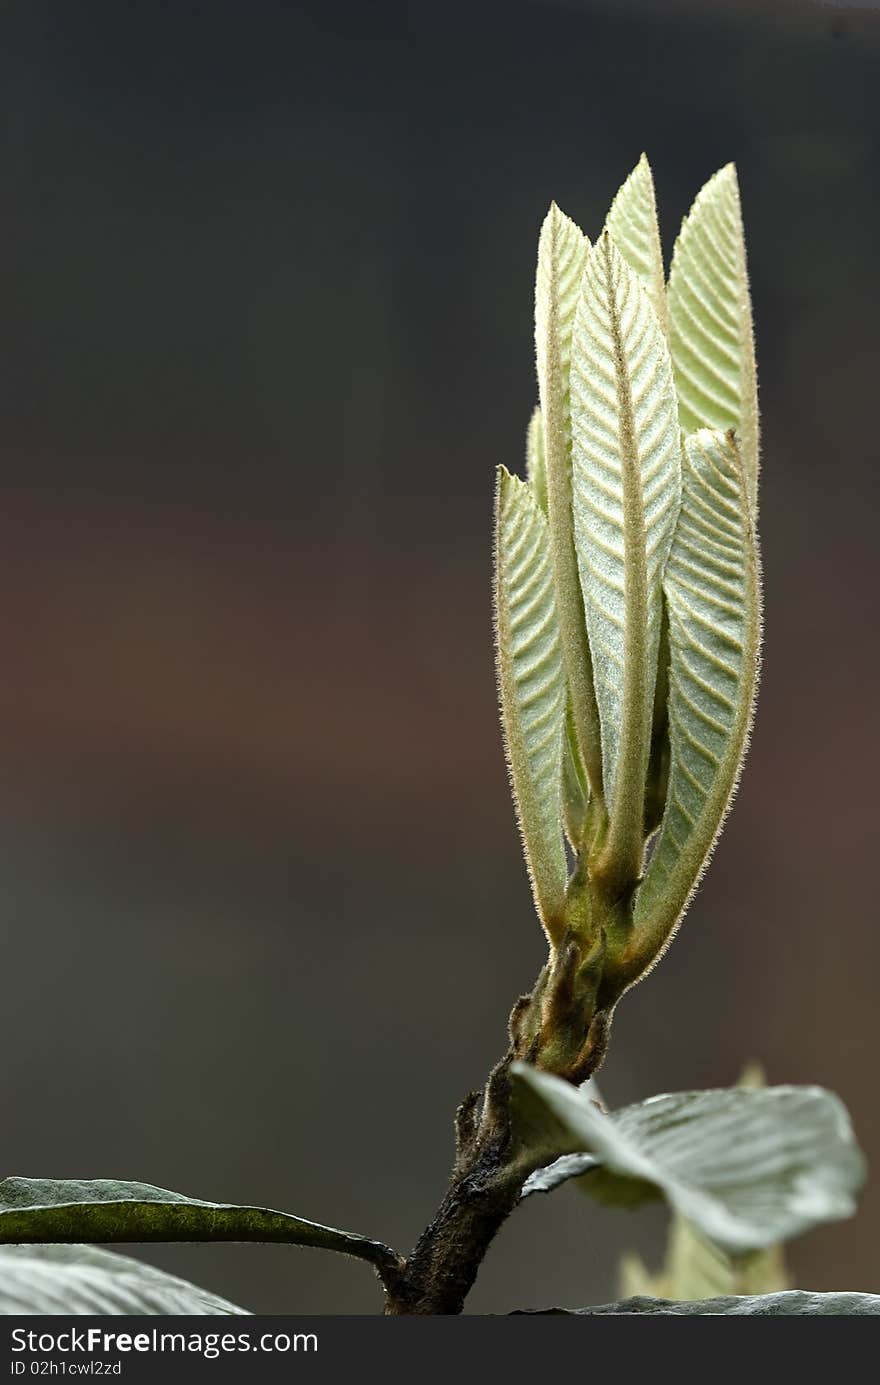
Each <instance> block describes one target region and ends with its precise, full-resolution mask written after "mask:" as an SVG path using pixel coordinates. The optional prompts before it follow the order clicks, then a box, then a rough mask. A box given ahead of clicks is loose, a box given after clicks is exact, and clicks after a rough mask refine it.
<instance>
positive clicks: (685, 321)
mask: <svg viewBox="0 0 880 1385" xmlns="http://www.w3.org/2000/svg"><path fill="white" fill-rule="evenodd" d="M667 298H668V303H669V322H670V343H671V347H672V360H673V365H674V367H675V381H676V385H677V388H678V399H679V413H680V417H681V426H682V428H683V429H684V431H685V433H693V432H695V431H696V430H697V429H698V428H717V429H720V430H721V431H722V432H726V431H727V430H728V429H729V428H732V429H733V430H734V431H735V432H736V435H737V439H738V441H739V446H740V450H741V452H742V458H743V466H744V467H745V473H746V477H747V478H748V488H749V497H750V500H751V503H752V507H753V508H754V507H755V503H756V497H757V487H758V460H759V442H760V439H759V422H758V385H757V373H756V369H755V343H754V334H753V329H752V305H751V298H750V295H749V279H748V271H747V267H746V249H745V237H744V234H743V223H742V212H741V209H740V200H739V186H738V183H737V177H736V169H735V168H734V166H733V164H727V165H726V167H724V168H722V169H720V170H719V171H718V172H717V173H716V174H715V175H714V177H712V178H710V179H709V181H708V183H706V185H705V187H704V188H703V189H702V190H701V192H700V193H699V194H698V196H697V199H696V201H695V202H694V205H693V206H692V208H691V210H690V212H689V214H688V215H687V217H685V220H684V222H683V224H682V228H681V234H680V235H679V237H678V240H677V242H676V245H675V250H674V252H673V256H672V266H671V269H670V272H669V290H668V295H667Z"/></svg>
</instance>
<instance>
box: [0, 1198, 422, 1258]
mask: <svg viewBox="0 0 880 1385" xmlns="http://www.w3.org/2000/svg"><path fill="white" fill-rule="evenodd" d="M72 1241H104V1242H116V1241H276V1242H277V1241H281V1242H284V1243H285V1244H289V1245H297V1246H315V1247H317V1248H318V1249H320V1250H337V1251H341V1252H342V1253H343V1254H344V1255H353V1256H355V1258H356V1259H359V1260H367V1261H369V1262H370V1263H371V1264H373V1265H375V1266H376V1268H377V1269H378V1270H379V1271H380V1272H381V1271H382V1270H383V1269H389V1268H393V1267H395V1266H396V1265H397V1263H398V1259H397V1256H396V1255H395V1253H394V1251H392V1250H390V1249H389V1248H388V1246H385V1245H382V1244H381V1243H380V1242H379V1241H371V1240H367V1239H366V1237H364V1236H355V1235H352V1234H351V1233H350V1232H347V1231H336V1230H335V1229H334V1228H333V1227H330V1226H320V1225H318V1223H316V1222H310V1221H303V1220H302V1219H301V1218H300V1217H293V1216H291V1215H290V1214H289V1213H287V1212H273V1211H271V1210H270V1209H269V1208H266V1207H237V1206H234V1205H232V1204H230V1203H220V1202H204V1201H202V1200H200V1199H199V1198H190V1197H184V1196H183V1195H182V1194H181V1193H172V1192H168V1191H167V1189H165V1188H154V1187H153V1186H152V1185H151V1184H150V1183H121V1182H117V1181H116V1180H115V1179H109V1178H94V1179H87V1180H81V1179H54V1178H6V1179H4V1180H3V1182H2V1183H0V1243H5V1244H7V1245H10V1244H22V1243H34V1242H42V1243H46V1242H53V1243H54V1242H72Z"/></svg>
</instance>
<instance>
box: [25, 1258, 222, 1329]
mask: <svg viewBox="0 0 880 1385" xmlns="http://www.w3.org/2000/svg"><path fill="white" fill-rule="evenodd" d="M0 1314H3V1315H7V1316H8V1315H13V1314H14V1315H20V1314H24V1315H27V1316H29V1317H32V1316H49V1317H56V1316H79V1317H83V1316H85V1317H92V1316H100V1317H104V1316H125V1317H132V1316H134V1317H140V1316H150V1315H157V1314H160V1315H163V1316H171V1317H178V1316H184V1317H203V1316H209V1315H213V1316H220V1315H234V1316H238V1317H242V1316H248V1313H247V1309H245V1308H237V1307H236V1306H235V1304H234V1303H229V1302H228V1301H227V1300H226V1299H224V1298H219V1297H218V1296H217V1295H216V1294H211V1293H209V1292H208V1291H207V1290H206V1289H199V1288H197V1287H196V1285H195V1284H188V1283H187V1282H186V1280H184V1279H178V1278H177V1277H176V1275H173V1274H166V1273H165V1272H164V1271H163V1270H157V1269H155V1268H154V1266H152V1265H144V1264H142V1263H141V1261H140V1260H132V1259H130V1258H129V1257H128V1256H127V1255H115V1254H113V1253H112V1252H111V1251H109V1250H96V1249H95V1247H94V1246H79V1245H70V1246H67V1245H49V1246H30V1245H28V1246H4V1247H3V1248H2V1249H0Z"/></svg>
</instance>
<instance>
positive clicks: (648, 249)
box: [605, 154, 669, 337]
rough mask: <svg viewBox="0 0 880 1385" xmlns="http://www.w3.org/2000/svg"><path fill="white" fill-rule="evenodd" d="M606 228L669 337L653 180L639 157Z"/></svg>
mask: <svg viewBox="0 0 880 1385" xmlns="http://www.w3.org/2000/svg"><path fill="white" fill-rule="evenodd" d="M605 226H606V228H607V230H608V232H609V233H610V235H611V238H612V240H613V241H614V244H615V245H616V246H617V248H618V250H619V251H620V253H621V255H622V256H623V258H624V259H625V260H626V262H627V264H628V265H629V267H630V269H633V270H635V272H636V274H637V275H638V276H639V279H640V280H641V281H642V284H643V285H644V288H645V290H646V292H647V294H648V298H649V299H650V301H651V307H652V308H653V309H654V312H655V313H656V314H657V321H658V322H659V324H660V327H661V329H662V331H663V335H664V336H667V337H668V335H669V321H668V314H667V308H666V276H665V275H664V273H663V250H662V247H661V245H660V228H659V226H658V225H657V202H656V199H655V197H654V178H653V175H652V173H651V165H650V164H649V163H648V160H647V157H646V155H644V154H643V155H642V157H641V158H640V159H639V161H638V163H637V164H636V166H635V168H634V169H633V171H632V173H631V174H630V175H629V177H628V178H627V180H626V182H625V183H624V185H623V187H622V188H621V189H620V192H619V193H618V194H617V196H616V197H615V199H614V201H613V202H612V204H611V211H610V212H609V213H608V218H607V220H606V222H605Z"/></svg>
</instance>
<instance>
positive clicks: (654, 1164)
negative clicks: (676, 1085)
mask: <svg viewBox="0 0 880 1385" xmlns="http://www.w3.org/2000/svg"><path fill="white" fill-rule="evenodd" d="M512 1071H513V1082H514V1085H515V1097H514V1102H515V1105H514V1109H515V1112H516V1120H517V1129H518V1130H519V1131H520V1139H521V1140H523V1142H524V1144H525V1145H526V1146H527V1147H528V1148H529V1149H531V1150H532V1151H534V1154H533V1157H540V1152H541V1151H542V1150H543V1151H544V1152H545V1153H547V1154H549V1153H550V1151H551V1150H552V1151H553V1153H554V1154H556V1155H559V1156H561V1157H560V1158H559V1159H558V1160H557V1162H556V1163H555V1164H550V1165H549V1167H546V1168H542V1169H540V1170H538V1171H537V1172H535V1173H532V1174H531V1175H530V1176H529V1178H528V1179H527V1180H526V1182H525V1184H524V1187H523V1196H528V1195H529V1194H531V1193H533V1192H549V1191H551V1190H552V1189H553V1188H555V1187H558V1186H559V1184H560V1183H561V1182H564V1181H566V1180H567V1179H569V1178H573V1177H578V1178H579V1179H580V1186H581V1187H583V1189H584V1191H585V1192H589V1193H592V1194H593V1195H594V1196H596V1197H599V1198H601V1199H602V1200H604V1201H608V1202H616V1203H624V1204H634V1203H637V1202H639V1201H643V1200H644V1199H645V1198H646V1197H651V1196H658V1195H659V1196H662V1197H664V1198H665V1199H666V1201H667V1202H668V1203H669V1205H670V1207H672V1209H673V1210H674V1211H675V1212H677V1213H679V1215H680V1216H682V1217H685V1218H687V1220H688V1221H690V1222H691V1223H692V1224H693V1226H695V1227H696V1228H697V1229H698V1230H699V1231H700V1233H701V1234H702V1235H703V1236H705V1237H707V1238H708V1239H709V1240H711V1241H712V1242H714V1243H715V1244H716V1245H718V1246H719V1247H720V1248H721V1249H722V1250H724V1251H725V1252H726V1253H727V1254H729V1255H744V1254H748V1253H750V1252H752V1251H757V1250H763V1249H765V1248H766V1247H768V1246H771V1245H773V1244H775V1243H776V1242H778V1241H784V1240H788V1239H789V1238H790V1237H792V1236H796V1235H799V1234H800V1233H801V1232H803V1231H807V1230H808V1229H809V1228H810V1227H813V1226H817V1225H819V1224H821V1223H822V1222H826V1221H836V1220H838V1219H839V1218H841V1217H848V1216H850V1215H851V1214H852V1212H853V1211H854V1207H855V1203H854V1194H855V1192H856V1190H857V1189H858V1188H859V1187H860V1186H861V1184H862V1182H863V1179H864V1160H863V1158H862V1156H861V1153H860V1152H859V1149H858V1147H857V1145H856V1143H855V1140H854V1138H853V1133H852V1129H851V1127H850V1123H849V1118H848V1116H847V1113H846V1110H845V1108H844V1106H843V1105H842V1104H841V1102H840V1101H839V1100H838V1098H837V1097H835V1096H833V1095H832V1094H831V1093H830V1092H826V1091H823V1090H822V1088H820V1087H767V1088H765V1089H764V1090H763V1091H749V1090H745V1089H743V1088H741V1087H732V1088H729V1089H727V1090H716V1091H705V1092H678V1093H675V1094H674V1095H668V1096H656V1097H652V1098H651V1099H650V1100H649V1101H645V1102H642V1103H640V1104H639V1105H636V1106H628V1107H625V1108H624V1109H623V1110H622V1111H618V1112H616V1113H615V1114H614V1115H606V1114H605V1113H604V1112H602V1111H600V1110H599V1109H598V1108H597V1107H596V1106H595V1105H594V1104H593V1103H592V1102H590V1101H589V1100H587V1099H585V1097H584V1096H583V1094H581V1093H580V1092H578V1091H577V1090H576V1089H575V1088H574V1087H572V1086H571V1085H570V1084H569V1083H567V1082H563V1081H561V1080H560V1079H559V1078H556V1077H551V1076H549V1075H548V1074H547V1073H543V1072H539V1071H538V1070H537V1069H535V1068H530V1067H528V1066H527V1065H526V1064H523V1063H516V1064H514V1066H513V1070H512Z"/></svg>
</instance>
